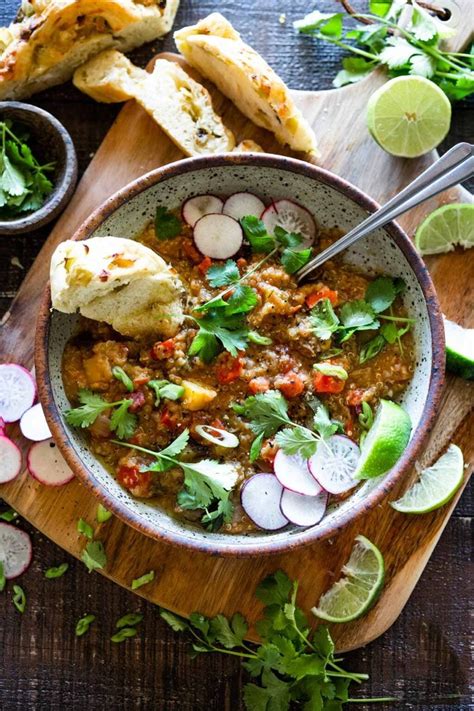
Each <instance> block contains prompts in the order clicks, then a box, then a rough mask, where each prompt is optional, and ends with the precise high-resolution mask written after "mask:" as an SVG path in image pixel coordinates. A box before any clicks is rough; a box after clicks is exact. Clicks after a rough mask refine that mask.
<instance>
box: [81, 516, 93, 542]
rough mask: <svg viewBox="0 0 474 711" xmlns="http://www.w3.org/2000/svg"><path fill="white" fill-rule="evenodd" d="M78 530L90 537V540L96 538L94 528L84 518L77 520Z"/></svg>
mask: <svg viewBox="0 0 474 711" xmlns="http://www.w3.org/2000/svg"><path fill="white" fill-rule="evenodd" d="M77 530H78V533H81V534H82V535H83V536H85V537H86V538H88V539H89V540H90V541H92V539H93V538H94V529H93V528H92V526H91V525H90V523H87V521H84V519H83V518H80V519H79V521H78V522H77Z"/></svg>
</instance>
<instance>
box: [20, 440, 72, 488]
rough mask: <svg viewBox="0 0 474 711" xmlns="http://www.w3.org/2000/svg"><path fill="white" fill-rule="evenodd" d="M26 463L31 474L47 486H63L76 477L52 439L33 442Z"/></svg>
mask: <svg viewBox="0 0 474 711" xmlns="http://www.w3.org/2000/svg"><path fill="white" fill-rule="evenodd" d="M26 463H27V466H28V471H29V472H30V474H31V476H32V477H33V478H34V479H36V480H37V481H40V482H41V483H42V484H46V486H62V485H63V484H67V483H68V482H70V481H71V479H74V473H73V472H72V470H71V469H70V468H69V467H68V465H67V464H66V460H65V459H64V457H63V455H62V454H61V452H60V451H59V449H58V448H57V447H56V445H55V444H54V442H53V440H51V439H45V440H43V441H42V442H36V443H35V444H33V445H32V446H31V447H30V449H29V452H28V454H27V458H26Z"/></svg>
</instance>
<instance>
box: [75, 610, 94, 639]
mask: <svg viewBox="0 0 474 711" xmlns="http://www.w3.org/2000/svg"><path fill="white" fill-rule="evenodd" d="M94 621H95V615H85V616H84V617H81V619H80V620H78V621H77V623H76V637H82V635H83V634H85V633H86V632H88V631H89V627H90V626H91V624H92V623H93V622H94Z"/></svg>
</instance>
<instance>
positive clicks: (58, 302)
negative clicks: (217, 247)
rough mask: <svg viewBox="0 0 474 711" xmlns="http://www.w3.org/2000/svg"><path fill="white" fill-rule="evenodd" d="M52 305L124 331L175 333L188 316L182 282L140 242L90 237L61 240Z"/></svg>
mask: <svg viewBox="0 0 474 711" xmlns="http://www.w3.org/2000/svg"><path fill="white" fill-rule="evenodd" d="M50 281H51V300H52V305H53V308H55V309H57V310H58V311H63V312H64V313H69V314H70V313H76V312H77V311H79V312H80V313H81V314H82V315H83V316H86V317H87V318H90V319H93V320H95V321H105V322H106V323H109V324H110V325H111V326H112V327H113V328H114V329H115V330H116V331H118V332H119V333H121V334H123V335H124V336H131V337H133V338H139V337H143V336H154V335H156V336H166V337H169V336H173V335H174V334H175V333H176V332H177V330H178V328H179V326H180V324H181V323H182V321H183V318H184V316H183V310H182V297H183V286H182V283H181V281H180V279H179V277H178V276H177V275H176V272H175V271H174V270H173V269H171V268H170V267H169V266H168V265H167V263H166V262H165V261H164V260H163V259H162V258H161V257H160V256H159V255H158V254H156V253H155V252H153V251H152V250H151V249H149V248H148V247H145V245H143V244H141V243H140V242H136V241H135V240H131V239H124V238H122V237H91V238H90V239H86V240H83V241H75V240H67V241H65V242H62V243H61V244H60V245H58V247H56V250H55V251H54V254H53V256H52V258H51V269H50Z"/></svg>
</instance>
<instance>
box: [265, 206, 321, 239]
mask: <svg viewBox="0 0 474 711" xmlns="http://www.w3.org/2000/svg"><path fill="white" fill-rule="evenodd" d="M261 219H262V221H263V223H264V225H265V227H266V228H267V232H268V233H269V234H271V235H272V234H273V233H274V231H275V227H283V229H284V230H286V231H287V232H295V233H296V234H300V235H301V236H302V237H303V241H302V242H301V244H299V245H298V247H296V251H298V250H301V249H306V247H311V245H312V244H313V242H314V239H315V237H316V224H315V222H314V218H313V216H312V214H311V213H310V212H309V211H308V210H307V209H306V208H305V207H303V206H302V205H298V203H297V202H293V200H277V201H276V202H273V203H272V204H271V205H270V206H269V207H267V209H266V210H264V212H263V213H262V215H261Z"/></svg>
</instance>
